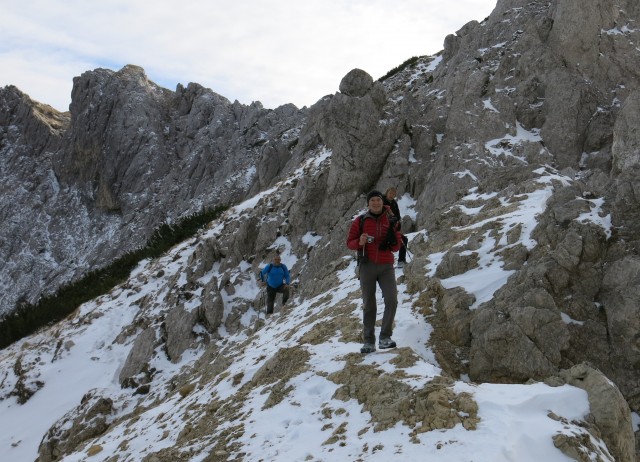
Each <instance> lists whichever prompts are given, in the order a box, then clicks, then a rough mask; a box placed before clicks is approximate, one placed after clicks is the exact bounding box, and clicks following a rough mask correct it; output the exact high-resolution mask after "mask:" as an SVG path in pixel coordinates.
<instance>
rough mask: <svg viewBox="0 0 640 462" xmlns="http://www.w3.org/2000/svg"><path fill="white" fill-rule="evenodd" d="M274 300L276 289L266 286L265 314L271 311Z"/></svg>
mask: <svg viewBox="0 0 640 462" xmlns="http://www.w3.org/2000/svg"><path fill="white" fill-rule="evenodd" d="M275 301H276V289H274V288H273V287H271V286H269V285H268V286H267V314H271V313H273V303H274V302H275Z"/></svg>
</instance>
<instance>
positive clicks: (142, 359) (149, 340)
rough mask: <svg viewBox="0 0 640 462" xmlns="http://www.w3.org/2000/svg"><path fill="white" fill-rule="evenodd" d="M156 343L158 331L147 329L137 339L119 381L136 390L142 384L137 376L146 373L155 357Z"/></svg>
mask: <svg viewBox="0 0 640 462" xmlns="http://www.w3.org/2000/svg"><path fill="white" fill-rule="evenodd" d="M156 342H157V337H156V330H155V328H153V327H148V328H146V329H145V330H143V331H142V332H141V333H140V334H139V335H138V336H137V337H136V340H135V342H134V343H133V346H132V347H131V350H130V351H129V355H128V356H127V359H126V360H125V361H124V364H123V366H122V369H121V370H120V375H119V381H120V383H121V384H122V385H123V386H131V387H134V388H135V387H136V386H138V385H139V384H140V383H139V381H137V380H135V376H137V375H138V374H140V373H141V372H144V371H145V369H146V368H147V366H148V364H149V361H150V359H151V356H152V355H153V350H154V348H155V347H156Z"/></svg>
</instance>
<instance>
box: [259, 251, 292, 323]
mask: <svg viewBox="0 0 640 462" xmlns="http://www.w3.org/2000/svg"><path fill="white" fill-rule="evenodd" d="M260 280H261V281H262V284H263V285H264V284H266V286H267V314H272V313H273V304H274V302H275V301H276V294H277V293H281V294H282V304H283V305H284V304H285V303H287V300H289V284H290V283H291V275H290V274H289V269H288V268H287V265H285V264H284V263H282V259H281V258H280V255H276V256H275V257H273V262H272V263H269V264H268V265H267V266H265V267H264V268H263V269H262V271H260Z"/></svg>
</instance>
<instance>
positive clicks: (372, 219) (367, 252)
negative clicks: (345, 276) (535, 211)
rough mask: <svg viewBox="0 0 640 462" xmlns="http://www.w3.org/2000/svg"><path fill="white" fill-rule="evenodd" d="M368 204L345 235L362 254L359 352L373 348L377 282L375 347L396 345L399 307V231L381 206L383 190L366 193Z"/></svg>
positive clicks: (393, 346) (348, 242)
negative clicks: (378, 324)
mask: <svg viewBox="0 0 640 462" xmlns="http://www.w3.org/2000/svg"><path fill="white" fill-rule="evenodd" d="M367 205H368V208H369V210H368V211H367V213H365V214H364V215H362V216H359V217H358V218H356V219H355V220H354V221H353V223H352V224H351V229H350V230H349V236H348V238H347V247H349V248H350V249H351V250H355V251H360V252H361V253H362V254H363V255H364V258H361V260H363V261H361V263H360V288H361V289H362V305H363V315H362V323H363V325H364V329H363V337H364V345H363V346H362V348H361V349H360V352H361V353H371V352H373V351H376V334H375V324H376V314H377V306H376V283H378V285H380V289H382V296H383V298H384V315H383V316H382V328H381V330H380V341H379V342H378V346H379V347H380V349H385V348H395V346H396V342H394V341H393V340H392V339H391V335H392V334H393V320H394V318H395V315H396V307H397V306H398V288H397V286H396V274H395V270H394V268H393V262H394V257H393V253H392V252H397V251H398V250H399V249H400V246H401V245H402V239H401V236H400V233H399V232H398V231H397V230H396V229H395V226H394V225H395V224H394V223H393V219H392V216H393V215H392V213H391V211H390V210H389V207H387V206H385V205H384V202H383V195H382V193H381V192H380V191H375V190H374V191H371V192H370V193H369V194H367ZM361 222H362V223H361ZM361 225H362V226H361Z"/></svg>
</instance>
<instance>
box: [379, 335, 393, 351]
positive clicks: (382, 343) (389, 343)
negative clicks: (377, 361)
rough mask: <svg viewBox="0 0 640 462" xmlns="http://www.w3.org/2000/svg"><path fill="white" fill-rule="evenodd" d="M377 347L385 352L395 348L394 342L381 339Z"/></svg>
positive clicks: (388, 339)
mask: <svg viewBox="0 0 640 462" xmlns="http://www.w3.org/2000/svg"><path fill="white" fill-rule="evenodd" d="M378 346H379V347H380V349H381V350H386V349H387V348H395V347H396V342H394V341H393V340H391V339H390V338H381V339H380V342H378Z"/></svg>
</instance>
